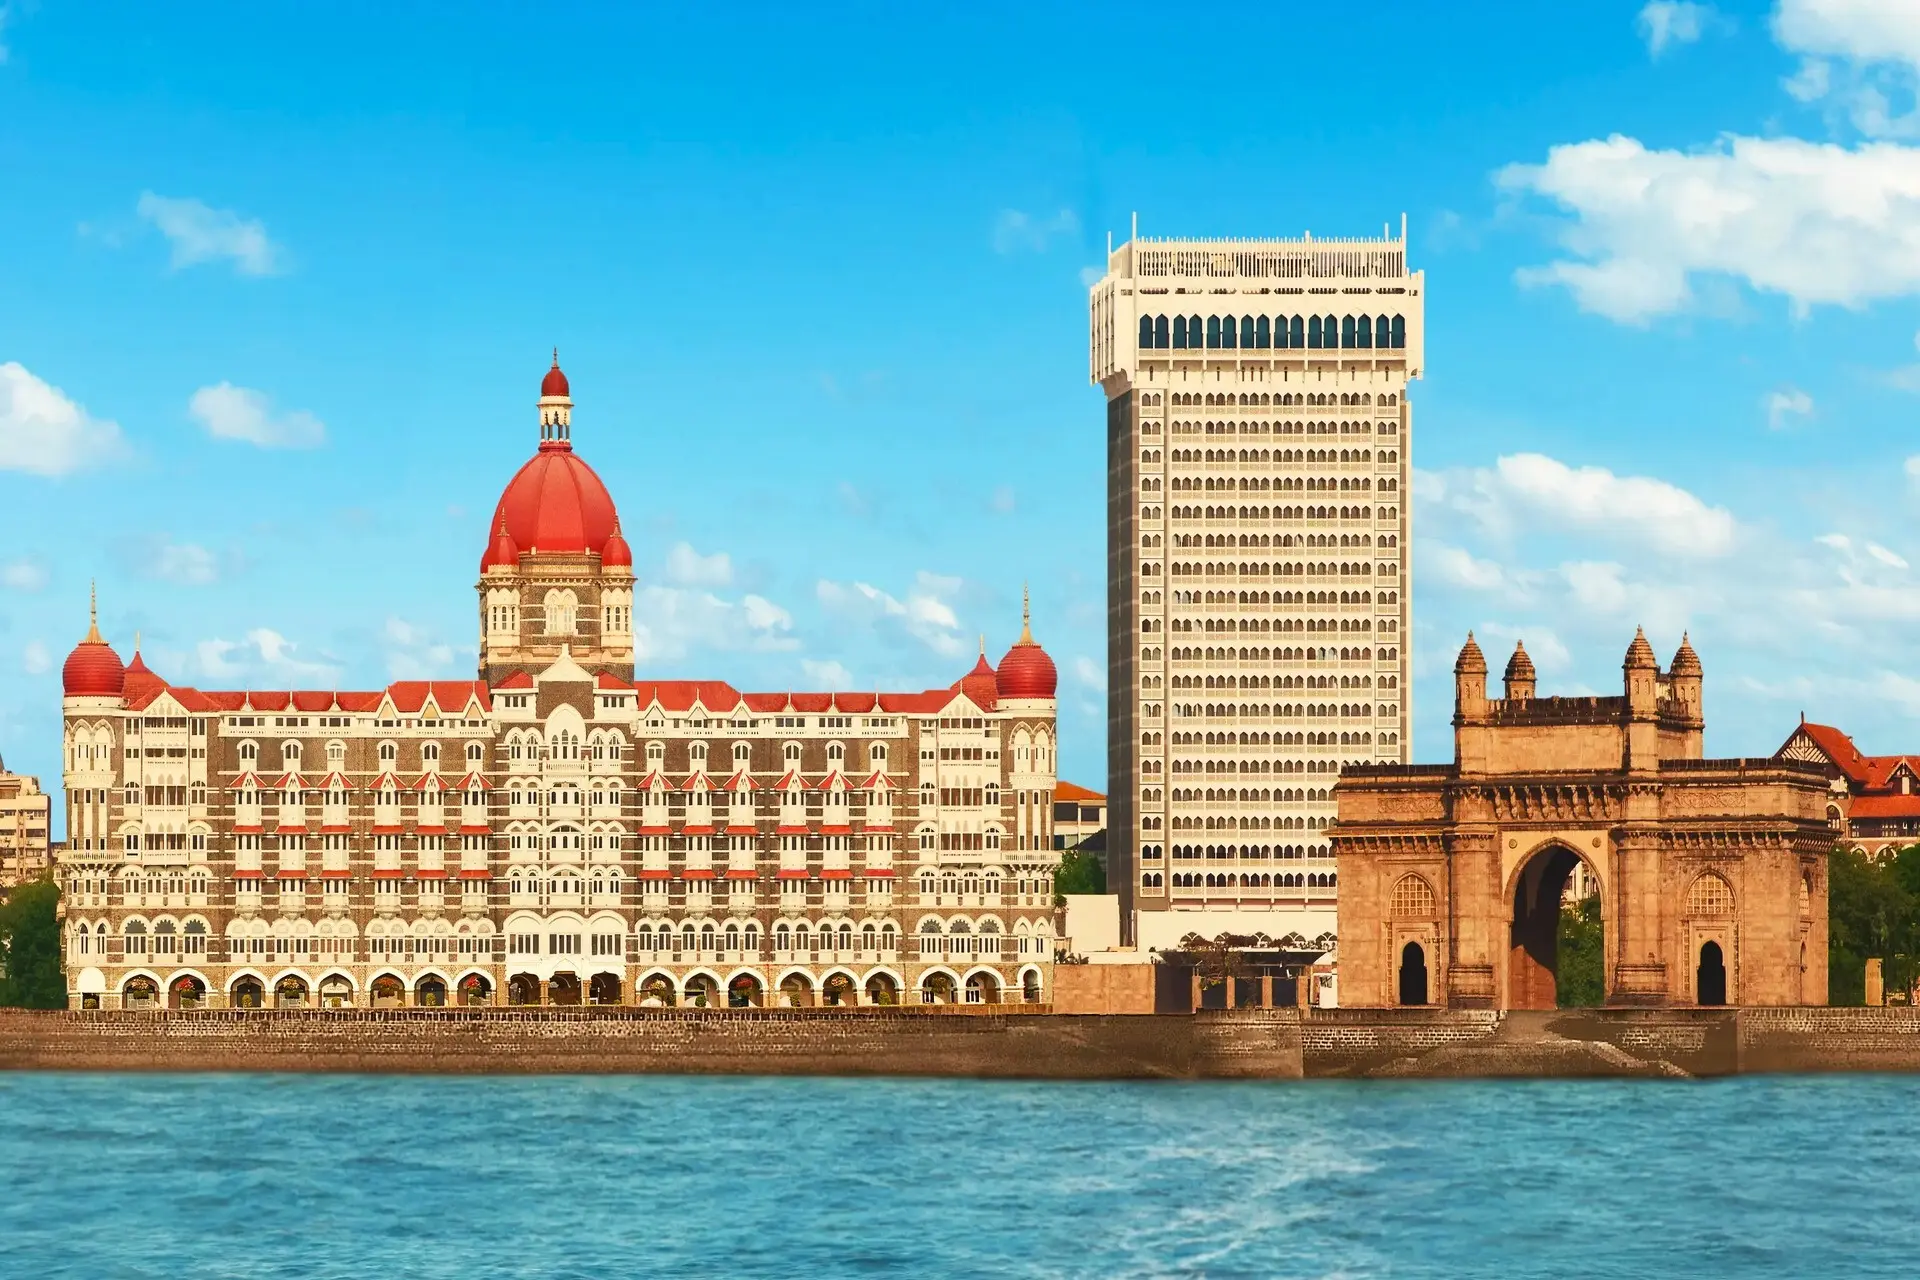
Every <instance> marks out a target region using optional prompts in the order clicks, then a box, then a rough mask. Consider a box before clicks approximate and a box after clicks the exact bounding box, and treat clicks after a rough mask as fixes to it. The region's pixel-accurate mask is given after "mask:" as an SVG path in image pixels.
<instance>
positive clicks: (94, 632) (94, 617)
mask: <svg viewBox="0 0 1920 1280" xmlns="http://www.w3.org/2000/svg"><path fill="white" fill-rule="evenodd" d="M82 643H84V644H105V643H106V641H105V640H103V639H101V638H100V586H99V584H98V583H96V582H92V581H89V582H88V583H87V638H86V640H84V641H83V642H82Z"/></svg>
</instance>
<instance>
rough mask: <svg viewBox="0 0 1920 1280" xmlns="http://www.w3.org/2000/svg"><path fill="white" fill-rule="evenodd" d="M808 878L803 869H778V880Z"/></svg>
mask: <svg viewBox="0 0 1920 1280" xmlns="http://www.w3.org/2000/svg"><path fill="white" fill-rule="evenodd" d="M808 878H809V877H808V874H807V872H806V870H805V869H804V868H793V867H782V868H780V879H782V880H805V879H808Z"/></svg>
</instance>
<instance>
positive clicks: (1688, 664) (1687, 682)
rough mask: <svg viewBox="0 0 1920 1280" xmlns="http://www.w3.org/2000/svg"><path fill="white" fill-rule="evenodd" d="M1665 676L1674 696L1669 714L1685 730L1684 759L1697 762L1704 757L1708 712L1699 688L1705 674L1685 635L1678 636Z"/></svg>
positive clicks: (1701, 690) (1701, 689) (1698, 656)
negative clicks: (1677, 646)
mask: <svg viewBox="0 0 1920 1280" xmlns="http://www.w3.org/2000/svg"><path fill="white" fill-rule="evenodd" d="M1667 676H1668V679H1667V683H1668V687H1669V688H1670V689H1671V690H1672V696H1673V701H1672V705H1671V707H1670V708H1669V713H1670V715H1671V716H1672V717H1673V718H1674V719H1676V720H1678V721H1679V722H1680V723H1681V725H1682V726H1683V728H1684V732H1685V735H1686V736H1685V747H1684V748H1683V749H1684V751H1685V754H1686V756H1687V758H1689V759H1693V760H1698V759H1700V758H1701V757H1703V756H1704V755H1705V754H1706V742H1705V737H1706V728H1707V712H1706V703H1705V699H1704V696H1703V695H1704V690H1703V688H1702V685H1703V683H1704V681H1705V673H1704V672H1703V671H1701V669H1700V655H1699V654H1697V653H1695V652H1694V651H1693V645H1692V644H1691V643H1690V642H1689V640H1688V637H1687V635H1686V633H1685V632H1682V633H1681V635H1680V648H1679V649H1678V650H1677V651H1675V653H1674V655H1673V666H1672V667H1671V668H1669V669H1668V673H1667Z"/></svg>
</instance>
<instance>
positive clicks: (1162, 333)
mask: <svg viewBox="0 0 1920 1280" xmlns="http://www.w3.org/2000/svg"><path fill="white" fill-rule="evenodd" d="M1153 345H1154V346H1156V347H1158V348H1160V349H1161V350H1163V351H1164V350H1166V347H1167V318H1166V317H1165V316H1155V317H1154V318H1153Z"/></svg>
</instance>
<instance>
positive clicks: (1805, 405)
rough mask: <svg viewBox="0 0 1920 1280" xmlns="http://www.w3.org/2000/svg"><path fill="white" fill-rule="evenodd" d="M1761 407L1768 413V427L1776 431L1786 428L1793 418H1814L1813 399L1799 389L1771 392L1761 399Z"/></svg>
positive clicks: (1791, 388) (1787, 388)
mask: <svg viewBox="0 0 1920 1280" xmlns="http://www.w3.org/2000/svg"><path fill="white" fill-rule="evenodd" d="M1760 405H1761V407H1762V408H1764V409H1765V410H1766V411H1767V425H1768V426H1769V427H1771V428H1773V430H1775V431H1779V430H1781V429H1782V428H1784V427H1786V426H1787V425H1788V420H1789V419H1791V418H1809V417H1812V416H1813V397H1812V396H1810V395H1808V394H1807V393H1806V392H1804V391H1802V390H1801V389H1800V388H1798V387H1782V388H1780V390H1778V391H1769V392H1767V394H1766V395H1764V396H1762V397H1761V398H1760Z"/></svg>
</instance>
